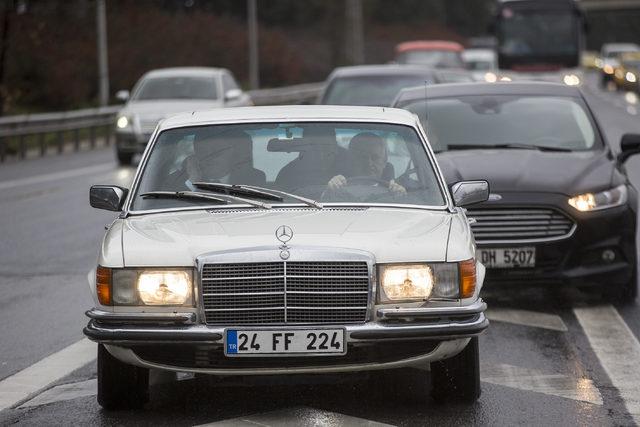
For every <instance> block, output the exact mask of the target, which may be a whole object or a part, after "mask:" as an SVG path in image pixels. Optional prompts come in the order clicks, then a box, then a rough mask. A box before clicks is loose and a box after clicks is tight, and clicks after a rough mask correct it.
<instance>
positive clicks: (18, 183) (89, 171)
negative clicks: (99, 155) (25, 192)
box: [0, 163, 115, 190]
mask: <svg viewBox="0 0 640 427" xmlns="http://www.w3.org/2000/svg"><path fill="white" fill-rule="evenodd" d="M114 168H115V166H114V165H113V164H110V163H106V164H100V165H93V166H87V167H83V168H78V169H71V170H67V171H61V172H53V173H48V174H44V175H36V176H31V177H29V178H19V179H12V180H9V181H3V182H0V190H6V189H7V188H15V187H22V186H23V185H32V184H42V183H43V182H51V181H56V180H59V179H65V178H75V177H78V176H82V175H93V174H96V173H99V172H104V171H107V170H111V169H114Z"/></svg>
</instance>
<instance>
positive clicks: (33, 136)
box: [0, 83, 323, 162]
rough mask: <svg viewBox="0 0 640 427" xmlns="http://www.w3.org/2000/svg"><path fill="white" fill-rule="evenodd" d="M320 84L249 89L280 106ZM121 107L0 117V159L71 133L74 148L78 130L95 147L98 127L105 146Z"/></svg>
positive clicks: (257, 98)
mask: <svg viewBox="0 0 640 427" xmlns="http://www.w3.org/2000/svg"><path fill="white" fill-rule="evenodd" d="M322 87H323V83H306V84H300V85H293V86H286V87H281V88H274V89H259V90H254V91H249V95H250V96H251V99H252V100H253V102H254V104H255V105H282V104H300V103H307V102H314V101H315V99H316V97H317V96H318V94H319V93H320V92H321V90H322ZM120 108H122V106H121V105H114V106H109V107H102V108H87V109H83V110H74V111H64V112H58V113H42V114H25V115H19V116H8V117H0V162H4V161H5V159H6V157H7V156H8V155H17V156H18V157H19V158H21V159H24V158H26V157H27V151H28V150H29V149H33V148H37V149H38V150H39V154H40V155H41V156H44V155H45V154H46V153H47V151H48V150H49V148H50V147H51V146H53V147H54V148H56V151H57V152H58V153H62V152H63V151H64V147H65V144H66V143H67V141H68V138H69V137H70V136H71V138H72V141H73V146H74V149H75V150H76V151H77V150H79V149H80V145H81V139H82V135H81V131H85V133H87V132H88V135H84V138H88V140H89V144H90V147H92V148H93V147H95V145H96V141H97V134H98V131H99V130H102V132H103V133H104V138H105V144H106V145H109V144H110V142H111V139H112V135H113V129H114V124H115V115H116V113H117V112H118V110H120Z"/></svg>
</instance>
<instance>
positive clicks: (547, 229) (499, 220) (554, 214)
mask: <svg viewBox="0 0 640 427" xmlns="http://www.w3.org/2000/svg"><path fill="white" fill-rule="evenodd" d="M467 216H468V217H469V218H474V219H475V222H472V223H471V230H472V231H473V234H474V236H475V238H476V241H477V242H478V243H526V242H536V241H551V240H559V239H563V238H566V237H569V236H570V235H571V233H573V230H574V227H575V223H574V222H573V221H572V220H571V219H569V218H568V217H567V216H566V215H564V214H563V213H561V212H560V211H557V210H555V209H547V208H508V209H507V208H501V209H469V210H468V211H467Z"/></svg>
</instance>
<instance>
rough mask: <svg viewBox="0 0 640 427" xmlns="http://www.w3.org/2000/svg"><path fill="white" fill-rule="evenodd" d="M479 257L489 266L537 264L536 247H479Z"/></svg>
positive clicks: (517, 266) (505, 266) (529, 265)
mask: <svg viewBox="0 0 640 427" xmlns="http://www.w3.org/2000/svg"><path fill="white" fill-rule="evenodd" d="M477 258H478V259H479V260H480V262H481V263H482V264H484V266H485V267H487V268H532V267H535V266H536V248H535V247H521V248H490V249H489V248H487V249H478V251H477Z"/></svg>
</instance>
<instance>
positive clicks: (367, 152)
mask: <svg viewBox="0 0 640 427" xmlns="http://www.w3.org/2000/svg"><path fill="white" fill-rule="evenodd" d="M349 154H350V157H351V171H350V172H351V173H350V174H349V176H350V177H367V178H373V179H375V180H382V181H387V180H388V181H389V184H388V188H389V191H391V192H393V193H397V194H406V192H407V190H406V189H405V188H404V187H403V186H402V185H400V184H398V183H397V182H395V181H394V180H393V175H394V174H393V172H392V171H393V166H392V165H391V164H390V163H388V162H387V160H388V154H387V144H386V143H385V142H384V139H382V137H380V136H378V135H376V134H375V133H372V132H361V133H359V134H356V135H355V136H354V137H353V138H351V141H350V142H349ZM389 175H390V176H389ZM345 185H347V177H345V176H344V175H336V176H334V177H333V178H331V179H330V180H329V182H328V183H327V186H328V187H329V189H330V190H338V189H340V188H342V187H344V186H345Z"/></svg>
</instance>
